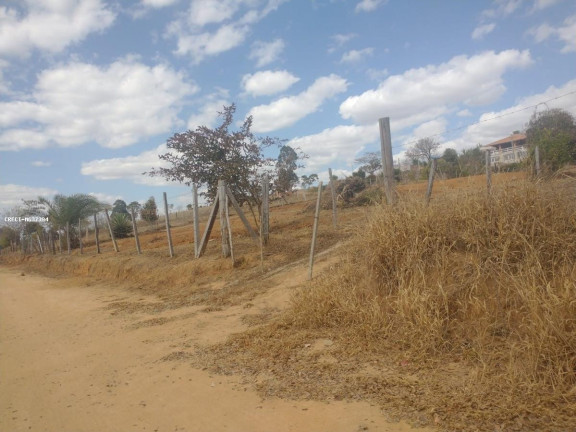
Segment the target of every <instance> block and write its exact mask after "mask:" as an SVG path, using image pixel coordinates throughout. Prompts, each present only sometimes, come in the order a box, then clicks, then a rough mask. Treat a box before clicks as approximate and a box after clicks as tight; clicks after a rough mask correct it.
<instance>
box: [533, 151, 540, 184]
mask: <svg viewBox="0 0 576 432" xmlns="http://www.w3.org/2000/svg"><path fill="white" fill-rule="evenodd" d="M534 159H535V160H534V163H535V165H536V176H537V177H540V148H539V147H538V146H536V147H534Z"/></svg>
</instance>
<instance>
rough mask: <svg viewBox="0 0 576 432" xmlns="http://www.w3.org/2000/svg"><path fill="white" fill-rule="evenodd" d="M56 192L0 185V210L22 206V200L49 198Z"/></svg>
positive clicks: (47, 189)
mask: <svg viewBox="0 0 576 432" xmlns="http://www.w3.org/2000/svg"><path fill="white" fill-rule="evenodd" d="M57 193H58V191H57V190H54V189H50V188H45V187H33V186H24V185H16V184H4V185H0V208H9V207H14V206H17V205H20V204H22V200H31V199H36V198H38V197H39V196H43V197H51V196H53V195H55V194H57Z"/></svg>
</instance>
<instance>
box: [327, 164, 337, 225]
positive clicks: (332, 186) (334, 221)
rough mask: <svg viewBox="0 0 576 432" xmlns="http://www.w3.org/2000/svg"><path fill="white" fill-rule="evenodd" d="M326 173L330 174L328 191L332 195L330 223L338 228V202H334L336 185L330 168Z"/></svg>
mask: <svg viewBox="0 0 576 432" xmlns="http://www.w3.org/2000/svg"><path fill="white" fill-rule="evenodd" d="M328 175H329V176H330V192H331V195H332V225H334V228H338V208H337V204H338V203H337V202H336V185H335V184H334V183H335V182H334V179H333V178H332V168H328Z"/></svg>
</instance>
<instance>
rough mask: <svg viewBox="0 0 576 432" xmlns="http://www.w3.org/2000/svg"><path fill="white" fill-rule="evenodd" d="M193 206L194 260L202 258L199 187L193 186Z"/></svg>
mask: <svg viewBox="0 0 576 432" xmlns="http://www.w3.org/2000/svg"><path fill="white" fill-rule="evenodd" d="M192 199H193V201H192V205H193V206H194V258H198V257H199V256H200V249H199V248H200V219H199V217H198V186H196V183H194V184H193V185H192Z"/></svg>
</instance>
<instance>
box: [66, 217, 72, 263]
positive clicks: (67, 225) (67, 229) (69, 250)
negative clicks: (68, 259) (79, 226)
mask: <svg viewBox="0 0 576 432" xmlns="http://www.w3.org/2000/svg"><path fill="white" fill-rule="evenodd" d="M66 245H67V246H68V255H70V253H71V247H70V222H66Z"/></svg>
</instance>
